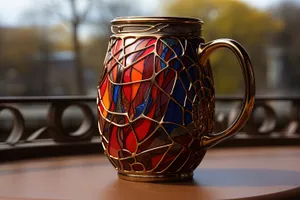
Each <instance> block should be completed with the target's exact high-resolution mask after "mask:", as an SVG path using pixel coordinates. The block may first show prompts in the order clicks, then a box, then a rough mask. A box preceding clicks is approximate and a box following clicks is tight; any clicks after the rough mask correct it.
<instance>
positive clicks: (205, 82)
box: [203, 78, 211, 88]
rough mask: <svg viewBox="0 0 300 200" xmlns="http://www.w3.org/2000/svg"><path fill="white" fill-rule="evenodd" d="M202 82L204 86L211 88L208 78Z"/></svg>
mask: <svg viewBox="0 0 300 200" xmlns="http://www.w3.org/2000/svg"><path fill="white" fill-rule="evenodd" d="M203 84H204V87H206V88H211V85H210V81H209V79H208V78H205V79H204V80H203Z"/></svg>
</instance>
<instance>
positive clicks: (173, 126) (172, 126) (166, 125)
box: [163, 124, 177, 134]
mask: <svg viewBox="0 0 300 200" xmlns="http://www.w3.org/2000/svg"><path fill="white" fill-rule="evenodd" d="M163 127H164V128H165V129H166V131H167V132H168V133H169V134H171V133H172V131H173V130H174V129H175V128H177V126H176V125H175V124H163Z"/></svg>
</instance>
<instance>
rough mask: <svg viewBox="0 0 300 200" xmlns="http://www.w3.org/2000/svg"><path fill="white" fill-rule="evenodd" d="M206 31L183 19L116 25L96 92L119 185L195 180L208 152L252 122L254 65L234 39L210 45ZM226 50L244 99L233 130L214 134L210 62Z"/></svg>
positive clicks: (197, 23) (104, 136) (102, 129)
mask: <svg viewBox="0 0 300 200" xmlns="http://www.w3.org/2000/svg"><path fill="white" fill-rule="evenodd" d="M202 24H203V23H202V21H201V20H200V19H197V18H182V17H123V18H115V19H114V20H113V21H112V22H111V31H112V33H113V34H112V35H111V37H110V40H109V44H108V49H107V54H106V58H105V61H104V71H103V76H102V78H101V81H100V83H99V86H98V90H97V91H98V97H97V107H98V115H99V118H98V127H99V131H100V135H101V137H102V142H101V143H102V146H103V149H104V152H105V154H106V156H107V158H108V160H109V161H110V162H111V163H112V165H113V166H114V167H115V168H116V169H117V171H118V175H119V178H121V179H124V180H130V181H174V180H187V179H191V178H192V177H193V171H194V169H195V168H196V167H197V166H198V165H199V164H200V162H201V161H202V159H203V157H204V155H205V153H206V151H207V150H208V149H209V148H211V147H213V146H214V145H216V144H217V143H219V142H221V141H222V140H224V139H227V138H229V137H231V136H232V135H234V134H235V133H236V132H238V131H239V130H240V129H241V128H242V127H243V126H244V124H245V123H246V122H247V120H248V118H249V116H250V114H251V112H252V109H253V106H254V96H255V82H254V73H253V68H252V65H251V61H250V58H249V56H248V54H247V52H246V50H245V49H244V48H243V47H242V46H241V45H240V44H239V43H238V42H236V41H234V40H231V39H217V40H214V41H211V42H207V43H205V42H204V39H203V38H202V37H201V28H202ZM222 47H225V48H228V49H230V50H231V51H232V52H233V53H234V54H235V55H236V57H237V59H238V60H239V63H240V66H241V68H242V71H243V77H244V80H245V95H244V100H243V104H242V108H241V112H240V114H239V115H238V117H237V119H236V120H235V121H234V122H233V124H232V125H231V126H230V127H229V128H228V129H226V130H225V131H223V132H220V133H214V111H215V92H214V82H213V76H212V71H211V66H210V63H209V56H210V55H211V54H212V53H213V52H214V51H215V50H217V49H219V48H222ZM224 84H226V82H225V83H224Z"/></svg>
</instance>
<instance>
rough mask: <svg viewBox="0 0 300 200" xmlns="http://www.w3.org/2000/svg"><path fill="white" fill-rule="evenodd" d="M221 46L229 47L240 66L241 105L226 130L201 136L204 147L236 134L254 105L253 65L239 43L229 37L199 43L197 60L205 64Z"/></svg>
mask: <svg viewBox="0 0 300 200" xmlns="http://www.w3.org/2000/svg"><path fill="white" fill-rule="evenodd" d="M222 47H225V48H228V49H230V50H231V51H232V52H233V53H234V54H235V55H236V57H237V59H238V60H239V63H240V66H241V68H242V71H243V77H244V83H245V94H244V100H243V104H242V105H243V107H242V110H241V112H240V113H239V115H238V117H237V118H236V120H235V121H234V122H233V123H232V124H231V126H229V127H228V128H227V129H226V130H224V131H222V132H220V133H209V134H206V135H204V136H203V137H202V138H201V146H202V147H204V148H205V149H208V148H211V147H213V146H215V145H216V144H218V143H219V142H221V141H223V140H225V139H227V138H229V137H231V136H233V135H234V134H236V133H237V132H238V131H239V130H240V129H241V128H242V127H243V126H244V125H245V123H246V122H247V120H248V119H249V117H250V115H251V112H252V110H253V107H254V99H255V80H254V72H253V67H252V64H251V61H250V57H249V55H248V53H247V52H246V50H245V49H244V48H243V46H242V45H241V44H239V43H238V42H236V41H234V40H231V39H217V40H213V41H211V42H208V43H205V44H200V46H199V48H198V60H199V62H200V64H201V66H206V64H207V62H208V60H209V56H210V55H211V54H212V53H213V52H214V51H215V50H217V49H219V48H222Z"/></svg>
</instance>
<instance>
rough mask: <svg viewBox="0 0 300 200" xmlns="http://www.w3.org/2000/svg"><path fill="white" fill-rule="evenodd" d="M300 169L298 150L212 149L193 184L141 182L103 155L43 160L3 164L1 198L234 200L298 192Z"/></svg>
mask: <svg viewBox="0 0 300 200" xmlns="http://www.w3.org/2000/svg"><path fill="white" fill-rule="evenodd" d="M299 166H300V147H263V148H261V147H260V148H258V147H251V148H226V149H211V150H209V151H208V153H207V154H206V156H205V158H204V160H203V161H202V163H201V164H200V166H199V167H198V168H197V169H196V170H195V172H194V180H193V181H188V182H176V183H137V182H128V181H124V180H119V179H118V178H117V173H116V171H115V169H114V168H113V167H112V166H111V164H110V163H109V162H108V160H107V159H106V158H105V157H104V156H102V155H89V156H72V157H56V158H44V159H38V160H27V161H17V162H11V163H4V164H1V165H0V199H1V200H2V199H7V200H12V199H14V200H20V199H28V200H29V199H41V200H44V199H80V200H93V199H108V200H117V199H130V200H135V199H139V200H147V199H151V200H160V199H164V200H166V199H233V198H242V197H251V196H257V195H267V194H272V193H277V192H282V191H286V190H290V189H293V188H298V187H299V186H300V167H299ZM298 194H299V193H298ZM277 195H280V194H277ZM299 195H300V194H299Z"/></svg>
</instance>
